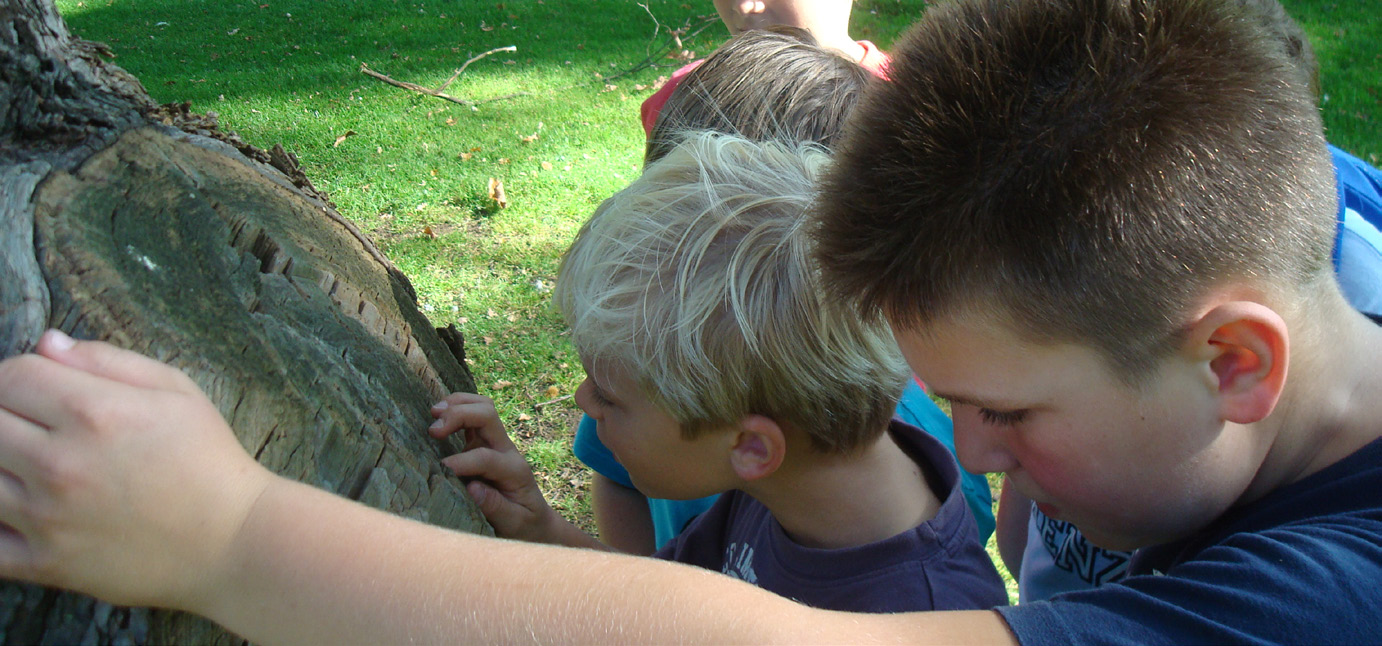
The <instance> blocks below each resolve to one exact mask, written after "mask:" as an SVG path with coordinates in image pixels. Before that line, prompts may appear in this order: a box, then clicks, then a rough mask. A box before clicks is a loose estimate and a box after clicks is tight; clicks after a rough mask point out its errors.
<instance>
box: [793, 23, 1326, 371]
mask: <svg viewBox="0 0 1382 646" xmlns="http://www.w3.org/2000/svg"><path fill="white" fill-rule="evenodd" d="M1263 22H1264V21H1263V20H1261V19H1259V18H1258V17H1256V16H1254V15H1252V13H1251V10H1250V9H1248V8H1246V7H1244V6H1243V5H1242V4H1238V3H1229V2H1223V1H1222V0H1047V1H1042V2H1036V1H1032V2H1013V1H1011V0H967V1H960V2H951V3H948V4H944V5H938V6H935V7H933V8H931V9H930V10H928V11H927V13H926V15H925V16H924V17H923V19H922V20H921V22H920V23H919V24H918V25H917V26H916V27H914V28H913V30H912V31H911V32H909V33H908V34H907V35H906V36H905V37H904V38H903V40H902V41H901V44H900V45H899V46H898V47H897V49H896V51H895V52H894V53H893V59H892V63H891V64H890V67H889V77H890V78H891V79H892V81H891V82H890V83H879V84H876V85H874V86H872V87H871V88H870V90H869V92H868V93H866V95H865V97H864V99H863V100H862V101H861V102H860V104H859V106H858V107H857V108H856V111H855V115H854V119H855V120H854V121H853V122H852V124H851V127H850V130H849V132H848V133H847V135H846V137H845V141H844V142H842V143H841V145H840V149H839V151H838V156H837V164H836V167H835V169H834V171H833V172H832V173H831V174H830V176H829V177H828V178H827V180H826V189H825V192H826V196H825V199H824V200H823V206H822V208H821V209H820V210H819V213H820V215H819V220H818V224H819V227H818V230H817V232H816V237H817V241H818V243H819V251H818V255H819V258H820V260H821V262H822V265H823V271H824V272H825V277H826V280H827V284H828V286H829V288H830V289H831V291H832V292H833V293H834V294H836V295H837V297H840V298H850V299H853V300H854V301H855V302H857V303H858V304H860V306H861V309H862V311H863V312H864V313H865V314H866V315H877V314H879V313H881V314H883V315H885V316H887V317H888V318H889V319H890V320H891V321H892V322H893V323H894V324H895V325H900V326H903V327H908V328H915V329H922V328H924V324H925V323H926V322H928V321H932V320H936V319H938V318H940V317H943V316H948V315H954V314H958V313H961V312H966V311H968V312H982V313H990V314H992V315H993V316H996V317H1001V318H998V319H997V320H1000V321H1003V322H1005V323H1007V324H1008V325H1009V326H1010V327H1012V328H1013V331H1014V332H1015V333H1017V334H1019V335H1021V336H1022V337H1023V338H1025V339H1028V340H1032V341H1037V342H1077V343H1082V344H1085V345H1090V346H1093V347H1095V348H1097V349H1099V350H1100V351H1101V352H1102V353H1103V354H1104V355H1105V356H1106V358H1108V359H1109V360H1110V363H1111V364H1112V366H1113V368H1114V369H1115V372H1116V373H1118V374H1119V375H1120V377H1122V378H1123V379H1125V380H1126V381H1127V382H1128V383H1132V384H1136V383H1137V382H1138V376H1139V373H1140V372H1142V371H1143V370H1145V369H1146V368H1149V367H1150V366H1151V365H1152V364H1153V363H1154V362H1155V360H1156V359H1158V358H1159V357H1161V356H1163V355H1164V353H1165V352H1167V351H1169V350H1171V349H1172V348H1174V347H1175V343H1176V341H1177V340H1178V339H1179V333H1180V332H1181V330H1182V326H1183V324H1184V322H1185V317H1186V316H1188V310H1189V309H1190V308H1191V307H1192V306H1193V305H1194V303H1195V301H1196V299H1199V298H1202V297H1203V295H1204V294H1205V292H1206V291H1207V290H1208V289H1210V288H1212V287H1213V286H1215V285H1219V284H1223V283H1225V282H1237V283H1242V282H1243V281H1247V280H1255V281H1257V282H1255V283H1254V286H1255V287H1258V288H1260V289H1263V290H1280V289H1287V288H1290V289H1297V290H1303V289H1305V288H1306V286H1307V285H1311V284H1317V283H1318V281H1322V280H1323V279H1324V278H1325V277H1328V276H1330V275H1331V274H1330V272H1329V269H1330V252H1331V247H1332V243H1333V232H1334V213H1335V196H1334V187H1333V171H1332V166H1331V164H1330V157H1329V153H1328V151H1327V149H1326V147H1325V141H1324V136H1323V132H1322V127H1321V124H1320V119H1319V114H1318V111H1317V110H1316V108H1315V105H1314V101H1313V98H1312V97H1311V94H1310V90H1309V88H1308V84H1307V83H1306V82H1305V80H1304V78H1305V77H1304V75H1302V74H1299V73H1298V71H1297V70H1298V67H1297V65H1298V63H1296V62H1294V61H1291V60H1289V58H1288V55H1287V54H1286V53H1284V52H1283V51H1282V48H1281V47H1280V45H1279V40H1277V37H1276V36H1274V35H1273V34H1271V33H1270V32H1269V31H1268V30H1267V29H1266V28H1265V26H1264V24H1263Z"/></svg>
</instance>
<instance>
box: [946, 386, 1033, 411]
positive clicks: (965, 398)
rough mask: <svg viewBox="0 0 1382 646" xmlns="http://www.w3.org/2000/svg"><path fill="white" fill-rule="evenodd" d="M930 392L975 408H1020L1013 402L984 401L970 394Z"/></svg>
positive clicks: (953, 402) (955, 402)
mask: <svg viewBox="0 0 1382 646" xmlns="http://www.w3.org/2000/svg"><path fill="white" fill-rule="evenodd" d="M931 394H932V395H935V396H936V397H939V398H941V399H944V400H946V401H948V402H950V403H952V404H966V405H969V406H974V407H977V408H987V409H990V410H1013V409H1018V408H1022V407H1021V406H1018V405H1014V404H1005V403H1003V402H997V401H992V400H988V401H986V400H983V399H980V398H978V397H973V396H970V395H952V394H950V393H943V392H941V391H939V390H932V391H931Z"/></svg>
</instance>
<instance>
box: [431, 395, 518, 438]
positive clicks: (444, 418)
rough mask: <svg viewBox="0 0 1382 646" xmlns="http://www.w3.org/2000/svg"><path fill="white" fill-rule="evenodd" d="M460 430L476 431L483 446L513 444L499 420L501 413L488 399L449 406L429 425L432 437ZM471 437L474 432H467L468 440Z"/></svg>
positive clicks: (444, 435) (475, 434) (476, 436)
mask: <svg viewBox="0 0 1382 646" xmlns="http://www.w3.org/2000/svg"><path fill="white" fill-rule="evenodd" d="M460 430H469V431H475V433H474V434H473V439H476V440H478V441H479V444H480V445H482V446H489V447H493V448H496V449H502V448H508V447H511V446H513V443H512V442H510V441H509V436H508V434H507V433H505V432H504V425H503V423H501V422H500V421H499V413H498V412H497V411H496V410H494V403H493V402H491V401H490V400H488V399H486V400H484V401H479V402H471V403H464V404H456V405H451V406H448V407H447V408H446V409H445V410H443V411H441V412H440V413H439V414H437V421H435V422H433V423H432V425H431V426H430V427H428V429H427V432H428V433H430V434H431V435H432V437H436V438H442V437H446V436H448V435H451V434H452V433H455V432H457V431H460ZM470 439H472V434H467V440H468V441H469V440H470ZM467 443H469V442H467Z"/></svg>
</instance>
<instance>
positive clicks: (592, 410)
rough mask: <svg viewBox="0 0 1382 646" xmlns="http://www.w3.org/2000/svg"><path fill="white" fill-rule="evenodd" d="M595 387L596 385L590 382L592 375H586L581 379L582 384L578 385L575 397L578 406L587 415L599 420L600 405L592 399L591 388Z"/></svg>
mask: <svg viewBox="0 0 1382 646" xmlns="http://www.w3.org/2000/svg"><path fill="white" fill-rule="evenodd" d="M594 387H595V386H594V385H593V384H591V383H590V377H586V378H585V379H584V380H582V381H581V385H579V386H576V393H575V396H574V397H573V399H575V400H576V406H578V407H580V409H581V410H582V411H583V412H584V413H585V414H586V415H589V416H590V417H591V418H593V419H595V420H596V421H599V419H600V407H599V406H596V405H595V403H594V402H592V401H591V400H590V397H591V393H590V390H591V389H592V388H594Z"/></svg>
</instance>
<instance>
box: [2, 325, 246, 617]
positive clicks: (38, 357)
mask: <svg viewBox="0 0 1382 646" xmlns="http://www.w3.org/2000/svg"><path fill="white" fill-rule="evenodd" d="M36 352H37V354H28V355H22V356H18V357H14V358H11V359H9V360H7V361H5V362H3V363H0V523H3V525H0V577H3V578H20V579H26V580H30V581H34V582H37V583H42V584H46V585H55V586H60V587H66V588H72V589H76V590H80V591H83V592H86V593H89V594H94V595H96V596H98V597H102V598H104V599H107V600H109V601H112V602H115V603H118V604H129V605H160V606H170V607H182V608H187V607H189V606H190V605H192V604H194V603H196V601H197V600H198V599H200V598H201V597H204V596H207V595H209V594H210V592H211V591H210V588H211V587H214V586H215V585H216V583H215V582H216V580H217V577H218V576H221V575H222V574H224V573H225V571H227V570H228V569H229V568H228V567H227V566H226V563H225V560H226V554H227V553H228V552H230V551H231V546H232V544H233V542H234V540H235V538H236V536H237V532H238V530H239V528H240V526H241V524H242V523H243V521H244V520H245V518H247V517H248V515H249V513H250V511H251V509H252V508H253V506H254V502H255V501H256V499H257V497H258V495H259V493H260V492H262V491H264V489H265V488H266V487H267V486H268V484H269V483H270V482H272V480H273V476H272V474H270V473H269V472H268V471H266V470H265V469H264V468H263V467H261V466H260V465H259V464H257V463H256V462H255V461H254V460H253V459H252V458H250V456H249V455H247V454H246V453H245V451H244V449H243V448H241V447H240V445H239V443H238V442H237V441H236V439H235V436H234V435H233V434H232V433H231V431H230V429H229V427H227V426H226V423H225V421H224V420H222V419H221V416H220V414H219V413H218V412H217V410H216V408H215V406H213V405H212V404H211V402H210V401H209V400H208V399H207V398H206V396H205V395H204V394H202V392H201V390H200V389H199V388H198V387H197V386H196V384H194V383H193V382H192V380H190V379H188V378H187V376H186V375H184V374H182V373H181V372H179V371H178V370H176V369H174V368H171V367H169V366H167V365H164V364H162V363H160V362H158V361H154V360H153V359H149V358H146V357H143V356H140V355H138V354H135V353H133V352H129V351H126V350H121V349H118V348H115V347H114V346H111V345H107V344H105V343H98V342H78V343H74V342H73V341H72V339H70V338H68V337H67V336H65V335H63V334H60V333H56V332H51V331H50V332H48V333H46V334H45V335H44V336H43V337H42V339H40V341H39V344H38V347H37V350H36ZM199 586H202V587H200V588H199Z"/></svg>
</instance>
